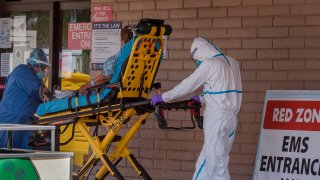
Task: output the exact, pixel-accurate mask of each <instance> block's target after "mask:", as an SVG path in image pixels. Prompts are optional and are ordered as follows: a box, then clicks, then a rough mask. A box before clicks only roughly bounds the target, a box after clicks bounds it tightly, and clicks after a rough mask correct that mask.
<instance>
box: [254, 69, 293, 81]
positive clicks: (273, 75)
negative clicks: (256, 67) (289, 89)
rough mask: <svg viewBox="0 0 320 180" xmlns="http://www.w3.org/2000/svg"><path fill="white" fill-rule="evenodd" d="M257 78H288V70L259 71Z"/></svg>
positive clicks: (273, 79) (274, 79)
mask: <svg viewBox="0 0 320 180" xmlns="http://www.w3.org/2000/svg"><path fill="white" fill-rule="evenodd" d="M257 80H271V81H279V80H287V72H283V71H280V72H278V71H261V72H257Z"/></svg>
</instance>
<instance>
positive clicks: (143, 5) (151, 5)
mask: <svg viewBox="0 0 320 180" xmlns="http://www.w3.org/2000/svg"><path fill="white" fill-rule="evenodd" d="M155 7H156V4H155V2H153V1H137V2H130V10H131V11H132V10H133V11H134V10H152V9H155Z"/></svg>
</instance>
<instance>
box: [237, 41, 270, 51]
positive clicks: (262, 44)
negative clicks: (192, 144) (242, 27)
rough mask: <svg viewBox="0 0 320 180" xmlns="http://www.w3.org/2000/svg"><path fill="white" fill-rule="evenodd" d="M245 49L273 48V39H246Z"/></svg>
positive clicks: (243, 44)
mask: <svg viewBox="0 0 320 180" xmlns="http://www.w3.org/2000/svg"><path fill="white" fill-rule="evenodd" d="M242 47H243V48H257V49H259V48H272V39H244V40H242Z"/></svg>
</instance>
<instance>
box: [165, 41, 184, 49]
mask: <svg viewBox="0 0 320 180" xmlns="http://www.w3.org/2000/svg"><path fill="white" fill-rule="evenodd" d="M167 48H168V49H183V40H173V39H168V43H167Z"/></svg>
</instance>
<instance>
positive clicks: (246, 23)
mask: <svg viewBox="0 0 320 180" xmlns="http://www.w3.org/2000/svg"><path fill="white" fill-rule="evenodd" d="M242 26H243V27H263V26H272V17H254V18H251V17H250V18H243V19H242Z"/></svg>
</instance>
